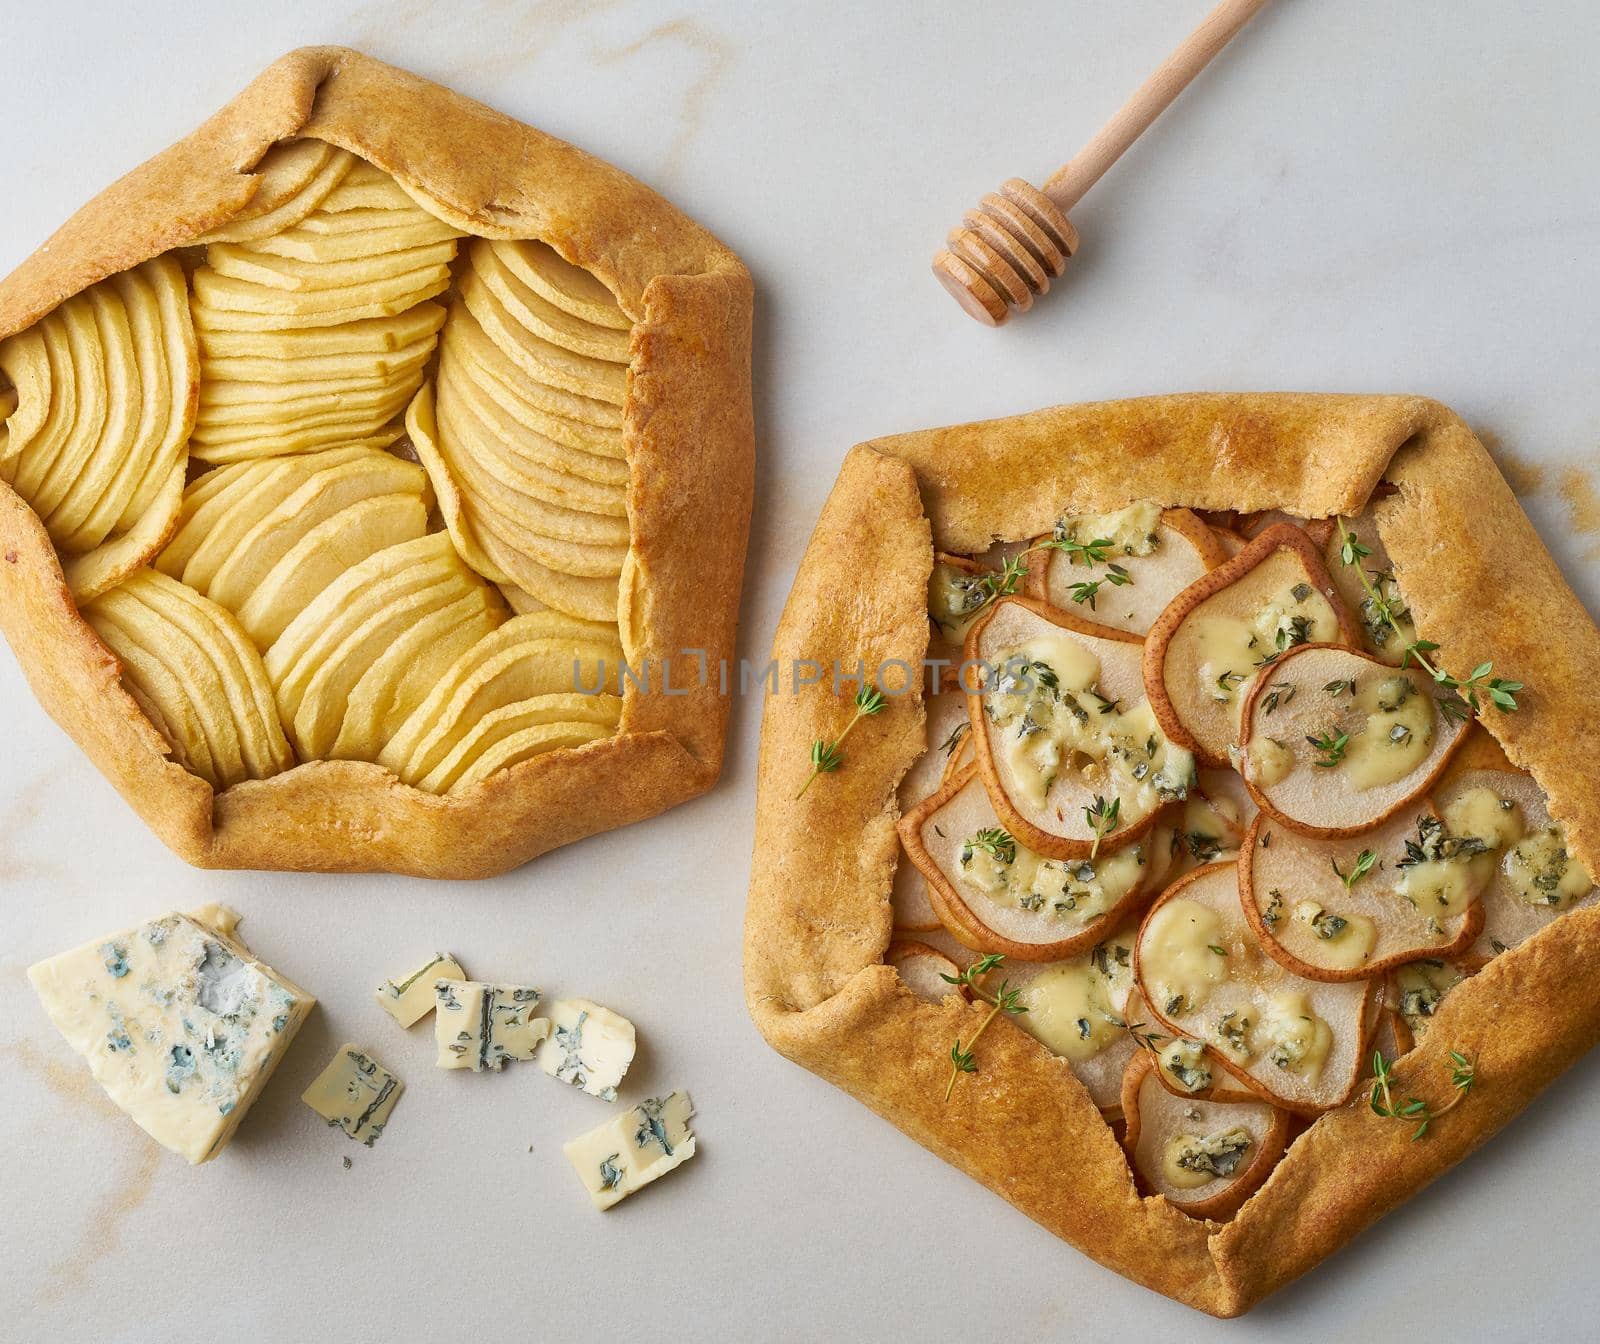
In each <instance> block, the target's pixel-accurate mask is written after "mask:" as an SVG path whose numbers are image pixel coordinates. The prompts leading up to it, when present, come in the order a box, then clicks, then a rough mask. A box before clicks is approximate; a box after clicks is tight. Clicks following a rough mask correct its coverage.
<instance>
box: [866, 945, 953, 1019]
mask: <svg viewBox="0 0 1600 1344" xmlns="http://www.w3.org/2000/svg"><path fill="white" fill-rule="evenodd" d="M883 961H884V964H885V965H886V966H893V967H894V969H895V971H896V973H897V974H898V975H899V976H900V981H901V983H902V984H904V985H905V987H906V988H907V989H909V990H910V991H911V992H912V993H913V994H915V995H916V996H917V997H918V998H919V999H926V1000H927V1001H928V1002H929V1003H939V1002H940V1001H942V1000H943V999H944V997H945V996H946V995H947V994H954V993H956V987H955V986H954V985H952V984H948V983H947V982H946V981H945V980H944V979H943V978H942V977H944V976H947V975H949V976H955V975H959V974H960V968H959V967H958V966H957V965H956V964H955V962H953V961H951V960H950V958H949V957H947V956H945V954H944V953H943V952H940V951H939V950H938V949H937V948H932V947H929V946H928V945H927V944H926V943H919V942H916V941H914V940H911V939H905V938H897V939H896V940H895V941H894V942H892V943H890V944H889V947H888V950H887V951H885V952H884V954H883Z"/></svg>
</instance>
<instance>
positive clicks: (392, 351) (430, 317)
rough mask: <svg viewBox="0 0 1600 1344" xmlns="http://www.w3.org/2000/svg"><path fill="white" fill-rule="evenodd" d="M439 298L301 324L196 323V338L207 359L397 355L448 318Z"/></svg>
mask: <svg viewBox="0 0 1600 1344" xmlns="http://www.w3.org/2000/svg"><path fill="white" fill-rule="evenodd" d="M444 319H445V310H444V308H443V307H442V306H440V305H439V304H437V303H420V304H417V305H416V306H415V307H413V308H408V309H406V310H405V311H404V312H401V313H394V314H391V315H390V316H388V317H374V318H368V319H366V320H365V321H360V322H340V323H337V324H335V325H334V326H326V327H305V328H300V329H297V330H292V331H291V330H282V331H274V330H266V331H239V332H234V331H219V330H213V329H210V328H207V327H204V326H196V328H195V340H196V341H197V342H198V343H199V346H200V353H201V354H202V355H204V356H205V358H206V362H207V365H208V366H209V363H210V361H211V360H213V359H272V360H314V359H322V358H330V359H339V360H349V359H365V358H368V357H370V356H372V355H378V356H385V355H387V356H395V355H396V354H397V352H400V351H406V350H409V349H410V348H411V347H412V346H413V345H415V343H416V342H418V341H422V340H427V339H429V338H430V337H432V336H433V335H434V333H435V332H437V331H438V330H439V328H440V327H441V326H442V325H443V324H444Z"/></svg>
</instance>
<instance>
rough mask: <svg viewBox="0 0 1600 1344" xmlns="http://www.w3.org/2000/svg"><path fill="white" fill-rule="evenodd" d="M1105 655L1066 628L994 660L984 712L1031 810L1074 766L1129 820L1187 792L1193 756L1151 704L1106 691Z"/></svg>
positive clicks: (1088, 785) (1080, 777)
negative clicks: (1125, 702)
mask: <svg viewBox="0 0 1600 1344" xmlns="http://www.w3.org/2000/svg"><path fill="white" fill-rule="evenodd" d="M1099 682H1100V661H1099V659H1098V658H1096V657H1095V656H1094V654H1093V653H1091V652H1090V651H1089V649H1088V648H1087V647H1086V646H1085V645H1083V644H1082V643H1080V642H1079V641H1078V640H1076V639H1074V638H1072V637H1071V636H1070V635H1068V634H1065V633H1063V634H1059V635H1054V634H1052V635H1039V636H1036V637H1035V638H1033V639H1030V640H1027V641H1026V642H1024V643H1022V644H1020V645H1018V646H1016V647H1014V648H1011V649H1008V650H1006V651H1005V652H1004V653H1002V654H1000V655H999V656H998V657H997V658H996V659H995V660H994V667H993V671H992V674H991V675H990V676H989V677H988V679H987V684H986V686H985V691H984V712H985V713H986V714H987V715H988V717H989V720H990V722H991V723H993V724H994V725H995V727H996V728H998V729H999V730H1001V731H1000V732H999V733H997V734H996V740H995V745H996V747H997V749H998V752H999V754H1001V755H1002V757H1003V759H1004V762H1005V764H1006V766H1007V773H1008V774H1009V775H1010V776H1011V780H1012V782H1013V785H1014V787H1015V788H1016V789H1017V790H1018V792H1019V793H1020V795H1021V796H1022V797H1023V798H1024V799H1025V800H1027V801H1028V802H1030V803H1031V804H1033V806H1034V807H1042V806H1043V805H1044V801H1045V796H1046V795H1047V794H1048V793H1049V792H1050V789H1051V787H1052V786H1053V785H1054V784H1055V783H1056V781H1057V779H1058V778H1061V777H1062V776H1063V775H1064V774H1065V773H1066V772H1068V771H1071V772H1073V773H1074V775H1075V776H1076V777H1077V778H1078V780H1079V781H1080V782H1081V783H1082V785H1083V786H1084V787H1086V788H1090V789H1093V790H1094V791H1095V792H1097V793H1102V794H1106V795H1108V796H1114V797H1116V798H1118V799H1119V800H1120V804H1121V806H1120V816H1121V821H1122V824H1123V825H1124V826H1128V825H1131V824H1132V823H1134V822H1137V821H1139V820H1141V819H1143V818H1144V817H1146V816H1148V815H1149V814H1150V813H1151V812H1153V811H1155V810H1156V808H1158V807H1160V806H1161V805H1162V804H1163V803H1165V802H1168V801H1170V800H1172V799H1178V798H1183V797H1186V796H1187V794H1188V791H1189V790H1190V789H1191V788H1192V787H1193V786H1194V783H1195V765H1194V757H1193V755H1191V754H1190V753H1189V752H1188V751H1186V750H1184V749H1183V748H1182V747H1178V746H1174V745H1173V744H1171V743H1169V742H1168V741H1167V739H1166V737H1165V735H1164V734H1163V733H1162V731H1161V729H1160V727H1159V726H1158V725H1157V723H1156V719H1155V714H1154V713H1153V712H1152V711H1151V709H1150V705H1149V702H1148V701H1146V700H1144V699H1141V700H1140V701H1139V702H1138V703H1137V704H1135V705H1132V706H1130V707H1128V708H1124V707H1123V706H1122V705H1121V704H1120V703H1119V702H1117V701H1115V700H1111V699H1108V698H1106V697H1105V696H1103V695H1101V694H1100V690H1099Z"/></svg>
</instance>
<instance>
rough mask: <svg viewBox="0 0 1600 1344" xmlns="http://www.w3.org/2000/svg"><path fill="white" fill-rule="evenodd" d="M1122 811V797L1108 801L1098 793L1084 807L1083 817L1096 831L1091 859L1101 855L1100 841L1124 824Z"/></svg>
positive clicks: (1091, 828)
mask: <svg viewBox="0 0 1600 1344" xmlns="http://www.w3.org/2000/svg"><path fill="white" fill-rule="evenodd" d="M1121 811H1122V799H1120V798H1113V799H1112V800H1111V801H1110V802H1109V803H1108V802H1107V801H1106V800H1105V799H1104V798H1102V797H1101V796H1100V795H1099V794H1098V793H1097V794H1095V796H1094V802H1092V803H1090V804H1089V805H1088V806H1087V807H1085V808H1084V809H1083V819H1084V820H1085V821H1086V822H1088V823H1089V829H1090V830H1091V831H1093V832H1094V843H1093V844H1092V845H1090V846H1089V857H1090V858H1091V859H1094V858H1098V857H1099V856H1100V842H1101V841H1102V840H1104V839H1105V838H1106V836H1108V835H1110V834H1111V832H1112V831H1114V830H1116V829H1117V827H1118V826H1119V825H1121V824H1122V823H1121V821H1120V819H1119V817H1118V813H1120V812H1121Z"/></svg>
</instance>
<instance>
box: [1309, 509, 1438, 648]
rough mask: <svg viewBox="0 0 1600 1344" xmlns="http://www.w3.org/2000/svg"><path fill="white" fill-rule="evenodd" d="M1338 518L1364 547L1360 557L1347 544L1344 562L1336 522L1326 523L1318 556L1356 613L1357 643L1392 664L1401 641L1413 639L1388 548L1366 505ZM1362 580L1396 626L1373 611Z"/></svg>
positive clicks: (1404, 643) (1374, 607)
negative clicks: (1325, 536) (1348, 553)
mask: <svg viewBox="0 0 1600 1344" xmlns="http://www.w3.org/2000/svg"><path fill="white" fill-rule="evenodd" d="M1341 522H1342V525H1343V527H1344V528H1345V529H1346V531H1348V532H1349V533H1350V534H1351V535H1352V536H1354V538H1355V540H1356V541H1357V542H1358V543H1359V544H1360V545H1362V546H1365V547H1366V548H1367V551H1368V552H1369V554H1367V555H1366V556H1364V557H1363V556H1360V555H1357V554H1356V553H1355V552H1354V551H1353V550H1352V552H1351V559H1350V563H1349V564H1346V563H1345V561H1344V536H1343V534H1341V532H1340V530H1339V528H1338V527H1332V528H1330V529H1329V535H1328V540H1327V543H1326V545H1325V546H1324V548H1323V558H1324V559H1325V560H1326V561H1327V565H1328V572H1329V573H1330V574H1332V575H1333V581H1334V583H1336V584H1337V585H1338V587H1339V592H1340V594H1341V595H1342V596H1343V598H1344V600H1345V604H1346V605H1347V606H1348V607H1349V609H1350V610H1351V611H1353V612H1355V613H1356V616H1357V618H1358V620H1359V625H1358V629H1359V630H1360V633H1361V647H1362V648H1364V649H1365V650H1366V651H1367V652H1368V653H1370V654H1373V655H1374V656H1375V657H1378V658H1381V659H1382V660H1383V661H1384V662H1386V663H1389V664H1390V665H1392V666H1395V667H1398V666H1399V665H1400V663H1401V661H1402V660H1403V659H1404V657H1405V650H1406V647H1407V645H1409V644H1410V643H1411V642H1412V641H1413V640H1415V639H1416V637H1417V629H1416V626H1415V625H1414V624H1413V623H1412V620H1411V612H1410V608H1409V607H1408V606H1407V605H1406V600H1405V596H1404V594H1402V593H1401V591H1400V585H1399V583H1398V582H1397V581H1396V579H1395V574H1394V562H1393V561H1392V560H1390V559H1389V552H1388V549H1387V548H1386V547H1385V546H1384V544H1383V539H1382V538H1381V537H1380V536H1379V535H1378V525H1377V523H1376V522H1374V521H1373V517H1372V512H1371V510H1370V509H1369V510H1367V511H1366V512H1364V513H1362V514H1360V515H1358V516H1357V517H1355V518H1346V519H1343V520H1341ZM1363 578H1365V580H1366V582H1365V583H1363V581H1362V580H1363ZM1368 584H1370V585H1371V586H1372V591H1373V592H1375V593H1377V595H1378V596H1379V597H1381V598H1382V599H1383V600H1384V601H1385V602H1386V603H1388V607H1389V611H1390V612H1391V613H1392V614H1393V615H1394V617H1395V618H1396V620H1397V622H1398V623H1399V626H1400V629H1399V631H1398V632H1396V630H1395V628H1394V627H1393V626H1392V625H1390V624H1389V622H1388V621H1386V620H1384V619H1383V617H1382V616H1380V615H1379V614H1378V606H1377V604H1376V603H1375V602H1374V601H1373V600H1372V593H1369V592H1368V591H1367V585H1368Z"/></svg>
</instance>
